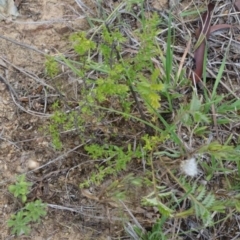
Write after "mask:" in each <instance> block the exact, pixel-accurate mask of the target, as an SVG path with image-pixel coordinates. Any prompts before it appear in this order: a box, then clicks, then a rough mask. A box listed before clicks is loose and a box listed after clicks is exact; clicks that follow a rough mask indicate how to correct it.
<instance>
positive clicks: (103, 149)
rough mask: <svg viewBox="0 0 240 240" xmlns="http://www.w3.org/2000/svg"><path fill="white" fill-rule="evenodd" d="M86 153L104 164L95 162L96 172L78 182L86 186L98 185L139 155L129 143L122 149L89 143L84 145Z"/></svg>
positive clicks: (122, 169)
mask: <svg viewBox="0 0 240 240" xmlns="http://www.w3.org/2000/svg"><path fill="white" fill-rule="evenodd" d="M85 150H86V151H87V153H88V155H89V156H90V157H91V158H92V159H94V160H98V161H99V160H101V159H102V161H103V162H104V164H102V165H101V164H99V163H98V164H96V165H95V168H96V172H93V173H92V174H91V176H90V178H89V180H87V181H85V182H84V183H81V184H80V187H81V188H83V187H88V186H89V185H90V184H96V185H99V184H100V183H101V182H102V181H103V179H104V178H105V177H106V176H108V175H116V174H118V173H119V172H120V171H124V170H126V167H127V164H128V163H129V162H130V161H131V160H132V159H133V158H138V157H140V156H141V152H140V151H139V149H136V150H135V151H133V150H132V149H131V145H128V147H127V149H126V150H124V149H123V148H120V147H118V146H115V145H104V146H100V145H97V144H91V145H87V146H85Z"/></svg>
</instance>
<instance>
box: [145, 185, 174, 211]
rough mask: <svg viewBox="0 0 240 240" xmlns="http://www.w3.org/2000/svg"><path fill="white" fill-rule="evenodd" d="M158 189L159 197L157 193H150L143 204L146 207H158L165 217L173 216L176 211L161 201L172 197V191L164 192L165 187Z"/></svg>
mask: <svg viewBox="0 0 240 240" xmlns="http://www.w3.org/2000/svg"><path fill="white" fill-rule="evenodd" d="M157 189H158V190H159V192H158V194H157V196H155V192H152V193H150V194H149V195H148V196H146V197H144V198H143V200H142V204H143V205H146V206H154V207H157V208H158V211H159V212H160V213H161V214H162V215H164V216H172V213H173V212H174V210H173V209H171V208H170V207H168V206H167V205H166V204H164V203H163V202H162V201H161V199H163V198H168V197H171V196H172V193H171V191H169V192H166V191H164V190H165V187H164V186H163V187H157Z"/></svg>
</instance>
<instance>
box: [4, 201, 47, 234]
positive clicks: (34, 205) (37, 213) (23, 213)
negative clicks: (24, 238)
mask: <svg viewBox="0 0 240 240" xmlns="http://www.w3.org/2000/svg"><path fill="white" fill-rule="evenodd" d="M46 214H47V212H46V204H43V203H42V202H41V200H36V201H34V202H30V203H27V204H26V206H25V208H23V209H22V210H20V211H19V212H18V213H17V214H14V215H12V216H11V219H10V220H8V222H7V224H8V227H10V228H11V233H12V234H16V235H17V236H19V235H22V234H25V235H28V234H29V233H30V231H31V228H30V227H29V224H30V223H33V222H37V223H39V222H40V218H41V217H43V216H45V215H46Z"/></svg>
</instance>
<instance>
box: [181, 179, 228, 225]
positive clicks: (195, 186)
mask: <svg viewBox="0 0 240 240" xmlns="http://www.w3.org/2000/svg"><path fill="white" fill-rule="evenodd" d="M179 181H180V182H179V184H180V186H181V187H182V188H183V189H184V191H185V193H186V195H185V197H184V198H188V199H189V200H190V202H191V207H190V208H189V209H188V210H186V211H183V212H180V213H177V214H176V216H177V217H186V216H189V215H192V214H194V215H195V216H196V217H197V218H198V219H201V220H202V222H203V224H204V226H205V227H206V226H211V225H213V224H214V222H213V215H212V213H213V212H214V211H216V212H223V211H224V210H225V208H226V206H225V204H224V202H221V201H216V197H215V195H214V194H213V193H212V192H210V191H208V190H207V189H206V187H205V186H203V185H200V184H199V183H197V182H193V183H191V182H188V181H186V178H180V179H179Z"/></svg>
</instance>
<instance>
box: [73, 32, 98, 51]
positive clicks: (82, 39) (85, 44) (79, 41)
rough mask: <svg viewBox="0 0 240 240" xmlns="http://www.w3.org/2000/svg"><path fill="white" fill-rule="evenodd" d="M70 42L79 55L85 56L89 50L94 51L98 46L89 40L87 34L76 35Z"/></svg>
mask: <svg viewBox="0 0 240 240" xmlns="http://www.w3.org/2000/svg"><path fill="white" fill-rule="evenodd" d="M70 41H71V42H72V43H73V48H74V50H75V52H76V53H78V54H79V55H84V54H85V53H87V52H88V51H89V50H94V49H95V48H96V44H95V43H94V42H93V41H91V40H89V39H87V37H86V33H85V32H79V33H74V34H72V35H71V37H70Z"/></svg>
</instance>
